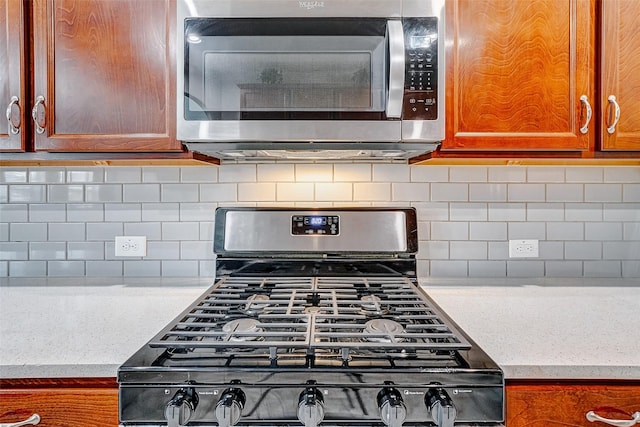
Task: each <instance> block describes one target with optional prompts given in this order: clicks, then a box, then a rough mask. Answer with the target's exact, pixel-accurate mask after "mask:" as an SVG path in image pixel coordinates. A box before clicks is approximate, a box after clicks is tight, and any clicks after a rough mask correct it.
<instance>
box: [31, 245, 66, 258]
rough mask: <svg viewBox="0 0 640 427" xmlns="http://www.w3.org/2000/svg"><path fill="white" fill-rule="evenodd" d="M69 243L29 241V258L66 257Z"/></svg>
mask: <svg viewBox="0 0 640 427" xmlns="http://www.w3.org/2000/svg"><path fill="white" fill-rule="evenodd" d="M66 258H67V245H66V244H65V243H64V242H32V243H29V259H45V260H54V259H62V260H63V259H66Z"/></svg>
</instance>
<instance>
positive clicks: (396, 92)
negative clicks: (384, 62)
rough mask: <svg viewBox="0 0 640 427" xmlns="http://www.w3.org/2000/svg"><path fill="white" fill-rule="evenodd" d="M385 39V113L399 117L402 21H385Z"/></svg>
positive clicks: (402, 73)
mask: <svg viewBox="0 0 640 427" xmlns="http://www.w3.org/2000/svg"><path fill="white" fill-rule="evenodd" d="M387 40H388V42H389V97H388V98H387V108H386V111H385V113H386V115H387V117H388V118H397V119H399V118H400V117H401V115H402V98H403V95H404V31H403V29H402V21H398V20H389V21H387Z"/></svg>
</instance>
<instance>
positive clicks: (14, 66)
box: [0, 0, 26, 151]
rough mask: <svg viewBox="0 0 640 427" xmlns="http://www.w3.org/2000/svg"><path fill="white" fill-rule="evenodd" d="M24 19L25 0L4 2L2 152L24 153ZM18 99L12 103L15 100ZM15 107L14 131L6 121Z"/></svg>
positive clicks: (0, 28)
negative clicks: (7, 115) (23, 2)
mask: <svg viewBox="0 0 640 427" xmlns="http://www.w3.org/2000/svg"><path fill="white" fill-rule="evenodd" d="M23 19H24V11H23V4H22V1H21V0H0V34H3V35H5V37H0V113H2V114H1V116H0V123H1V125H0V151H24V149H25V146H24V144H25V142H26V137H25V132H24V127H25V123H24V121H25V120H24V117H25V116H24V111H25V101H26V95H25V86H24V82H25V80H26V79H25V78H23V75H24V74H25V73H26V71H25V66H24V58H25V57H24V35H23V32H22V30H23V26H22V22H23ZM14 97H15V98H17V100H16V102H13V103H12V98H14ZM10 104H12V107H11V116H12V122H13V123H14V127H13V131H12V129H11V128H10V125H9V123H8V122H7V118H6V115H5V113H6V111H7V108H8V107H9V105H10Z"/></svg>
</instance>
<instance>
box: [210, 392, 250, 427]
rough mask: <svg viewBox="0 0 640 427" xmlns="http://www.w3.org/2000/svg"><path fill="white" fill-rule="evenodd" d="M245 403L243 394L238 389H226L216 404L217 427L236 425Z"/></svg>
mask: <svg viewBox="0 0 640 427" xmlns="http://www.w3.org/2000/svg"><path fill="white" fill-rule="evenodd" d="M246 401H247V399H246V397H245V395H244V392H243V391H242V390H240V389H239V388H228V389H226V390H225V391H224V392H223V393H222V396H220V400H218V403H217V404H216V418H217V419H218V426H220V427H231V426H234V425H236V424H238V421H240V416H241V415H242V410H243V409H244V404H245V402H246Z"/></svg>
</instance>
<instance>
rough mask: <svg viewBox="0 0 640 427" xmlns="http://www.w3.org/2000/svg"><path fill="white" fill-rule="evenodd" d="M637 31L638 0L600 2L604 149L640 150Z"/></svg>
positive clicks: (639, 27)
mask: <svg viewBox="0 0 640 427" xmlns="http://www.w3.org/2000/svg"><path fill="white" fill-rule="evenodd" d="M639 32H640V2H639V1H638V0H607V1H603V2H602V68H603V69H602V73H601V76H602V99H601V103H602V112H601V117H602V149H603V150H640V72H639V70H640V37H638V33H639ZM611 97H615V99H613V98H611ZM614 101H615V102H616V103H617V104H618V105H619V111H620V114H619V120H618V122H617V123H616V124H615V126H613V127H612V126H611V125H613V124H614V121H615V116H616V107H615V104H614Z"/></svg>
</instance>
